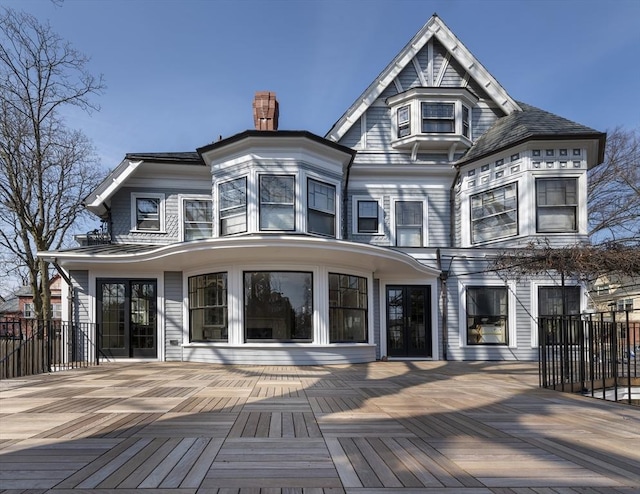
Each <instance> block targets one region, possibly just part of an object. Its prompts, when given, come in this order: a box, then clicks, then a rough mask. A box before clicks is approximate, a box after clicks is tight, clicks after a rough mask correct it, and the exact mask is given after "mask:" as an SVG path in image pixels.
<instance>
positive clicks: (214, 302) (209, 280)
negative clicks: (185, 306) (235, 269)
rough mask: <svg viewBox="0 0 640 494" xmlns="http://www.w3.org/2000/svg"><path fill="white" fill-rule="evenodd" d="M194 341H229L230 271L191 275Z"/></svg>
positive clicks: (190, 313) (190, 326)
mask: <svg viewBox="0 0 640 494" xmlns="http://www.w3.org/2000/svg"><path fill="white" fill-rule="evenodd" d="M189 329H190V340H191V341H227V340H228V338H229V329H228V317H227V273H210V274H203V275H199V276H192V277H191V278H189Z"/></svg>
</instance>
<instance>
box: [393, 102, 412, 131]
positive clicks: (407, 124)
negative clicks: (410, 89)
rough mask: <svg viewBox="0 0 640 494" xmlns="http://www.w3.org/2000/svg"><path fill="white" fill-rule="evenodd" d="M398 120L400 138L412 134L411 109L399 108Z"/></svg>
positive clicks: (407, 107)
mask: <svg viewBox="0 0 640 494" xmlns="http://www.w3.org/2000/svg"><path fill="white" fill-rule="evenodd" d="M396 118H397V119H398V138H400V137H405V136H408V135H409V134H411V107H410V106H403V107H402V108H398V111H397V113H396Z"/></svg>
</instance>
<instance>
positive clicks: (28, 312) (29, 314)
mask: <svg viewBox="0 0 640 494" xmlns="http://www.w3.org/2000/svg"><path fill="white" fill-rule="evenodd" d="M24 317H25V318H26V319H32V318H34V317H36V313H35V312H34V308H33V304H32V303H26V304H24Z"/></svg>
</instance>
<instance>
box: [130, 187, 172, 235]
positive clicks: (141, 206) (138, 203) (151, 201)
mask: <svg viewBox="0 0 640 494" xmlns="http://www.w3.org/2000/svg"><path fill="white" fill-rule="evenodd" d="M131 197H132V203H133V212H132V217H133V230H136V231H146V232H160V231H162V230H163V229H164V195H163V194H132V195H131Z"/></svg>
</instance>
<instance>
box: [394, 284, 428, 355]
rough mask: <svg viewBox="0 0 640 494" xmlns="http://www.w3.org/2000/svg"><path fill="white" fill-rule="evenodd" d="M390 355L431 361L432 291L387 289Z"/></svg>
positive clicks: (400, 287)
mask: <svg viewBox="0 0 640 494" xmlns="http://www.w3.org/2000/svg"><path fill="white" fill-rule="evenodd" d="M387 354H388V356H389V357H432V356H433V353H432V345H431V287H429V286H415V285H398V286H388V287H387Z"/></svg>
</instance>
